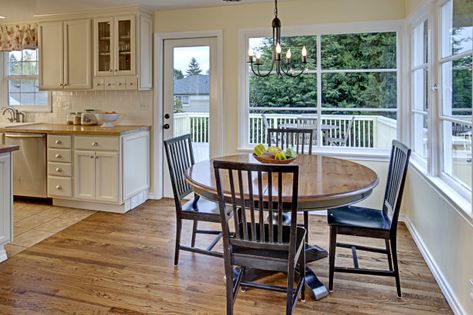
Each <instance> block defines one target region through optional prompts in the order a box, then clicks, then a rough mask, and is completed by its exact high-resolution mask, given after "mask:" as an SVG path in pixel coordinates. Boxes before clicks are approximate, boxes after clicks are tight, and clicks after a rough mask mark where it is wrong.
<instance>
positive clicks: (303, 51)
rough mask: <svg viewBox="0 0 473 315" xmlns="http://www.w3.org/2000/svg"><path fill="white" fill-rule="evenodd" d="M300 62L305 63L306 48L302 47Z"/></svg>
mask: <svg viewBox="0 0 473 315" xmlns="http://www.w3.org/2000/svg"><path fill="white" fill-rule="evenodd" d="M302 62H303V63H307V48H305V46H304V47H302Z"/></svg>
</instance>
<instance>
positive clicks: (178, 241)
mask: <svg viewBox="0 0 473 315" xmlns="http://www.w3.org/2000/svg"><path fill="white" fill-rule="evenodd" d="M181 230H182V219H179V218H178V219H177V220H176V248H175V251H174V266H177V265H178V264H179V249H180V247H181Z"/></svg>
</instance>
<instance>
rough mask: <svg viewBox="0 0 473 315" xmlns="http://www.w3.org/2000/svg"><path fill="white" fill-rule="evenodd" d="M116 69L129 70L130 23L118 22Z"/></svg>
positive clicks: (126, 21)
mask: <svg viewBox="0 0 473 315" xmlns="http://www.w3.org/2000/svg"><path fill="white" fill-rule="evenodd" d="M118 55H119V57H118V68H119V70H120V71H130V70H131V21H130V20H123V21H118Z"/></svg>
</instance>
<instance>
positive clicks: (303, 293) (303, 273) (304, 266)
mask: <svg viewBox="0 0 473 315" xmlns="http://www.w3.org/2000/svg"><path fill="white" fill-rule="evenodd" d="M301 256H302V263H301V268H302V269H301V271H302V272H301V277H302V279H303V281H304V284H303V285H302V290H301V300H302V302H305V268H306V257H305V250H302V253H301Z"/></svg>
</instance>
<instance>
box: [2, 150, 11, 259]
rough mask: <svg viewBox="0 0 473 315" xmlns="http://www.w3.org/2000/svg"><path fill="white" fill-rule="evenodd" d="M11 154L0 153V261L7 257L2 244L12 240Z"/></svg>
mask: <svg viewBox="0 0 473 315" xmlns="http://www.w3.org/2000/svg"><path fill="white" fill-rule="evenodd" d="M11 174H12V169H11V154H10V153H3V154H0V262H2V261H4V260H6V259H7V254H6V251H5V249H4V246H5V245H6V244H7V243H9V242H10V241H11V240H12V234H13V233H12V185H11V183H12V182H11V180H12V178H11Z"/></svg>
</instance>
